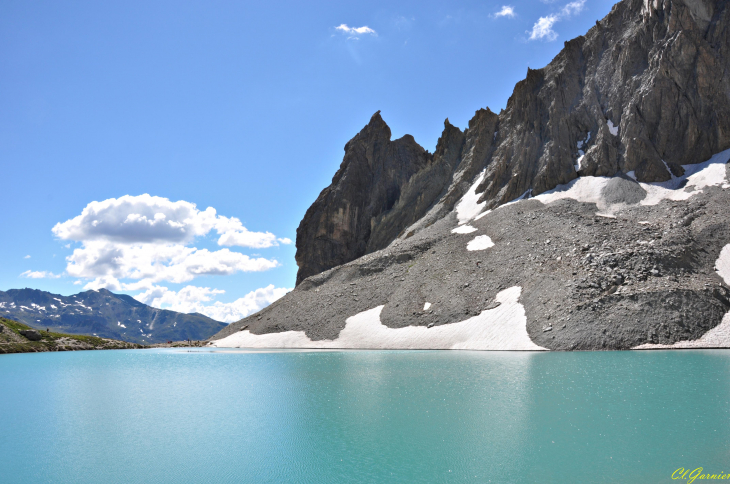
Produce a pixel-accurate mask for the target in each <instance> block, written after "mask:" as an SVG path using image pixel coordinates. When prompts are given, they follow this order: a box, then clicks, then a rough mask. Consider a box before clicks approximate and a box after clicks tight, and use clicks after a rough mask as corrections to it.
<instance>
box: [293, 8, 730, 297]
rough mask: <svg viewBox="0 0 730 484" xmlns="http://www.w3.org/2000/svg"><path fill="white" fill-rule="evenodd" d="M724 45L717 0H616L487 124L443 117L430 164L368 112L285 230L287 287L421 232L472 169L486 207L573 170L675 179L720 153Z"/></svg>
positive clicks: (725, 107) (447, 206) (728, 61)
mask: <svg viewBox="0 0 730 484" xmlns="http://www.w3.org/2000/svg"><path fill="white" fill-rule="evenodd" d="M729 49H730V19H728V12H727V8H726V3H725V2H713V1H711V0H657V1H655V2H646V1H644V0H624V1H622V2H620V3H618V4H616V5H615V6H614V8H613V10H612V11H611V13H610V14H609V15H608V16H607V17H606V18H604V19H603V20H601V21H599V22H596V26H595V27H593V28H591V29H590V31H589V32H588V33H587V34H586V35H585V36H581V37H578V38H576V39H573V40H571V41H570V42H566V43H565V48H564V49H563V50H562V51H561V52H560V54H558V56H557V57H556V58H555V59H554V60H553V61H552V62H550V64H548V65H547V66H546V67H545V68H543V69H534V70H533V69H528V72H527V77H526V79H525V80H523V81H521V82H519V83H518V84H517V85H516V86H515V89H514V93H513V94H512V96H511V97H510V99H509V101H508V103H507V107H506V109H505V110H503V111H502V112H501V113H500V114H499V115H495V114H494V113H492V112H491V111H489V110H488V109H487V110H480V111H478V112H477V113H476V115H475V116H474V118H473V119H472V120H471V121H470V122H469V127H468V128H467V129H466V131H465V132H464V133H462V132H461V131H460V130H459V129H458V128H456V127H454V126H452V125H451V124H449V123H448V120H447V121H446V123H445V128H444V132H443V135H442V136H441V138H440V139H439V143H438V145H437V149H436V153H434V154H433V155H430V154H429V153H427V152H426V151H424V150H423V149H422V148H421V147H420V146H419V145H418V144H417V143H416V142H415V141H414V140H413V138H412V137H410V136H404V137H403V138H401V139H399V140H395V141H390V130H389V129H388V127H387V125H386V124H385V123H384V122H383V120H382V118H381V116H380V114H379V113H376V114H375V115H374V116H373V118H372V119H371V120H370V123H369V124H368V125H367V126H366V127H365V128H364V129H363V130H362V131H361V132H360V133H359V134H358V135H357V136H355V137H354V138H353V139H352V140H351V141H350V142H349V143H348V144H347V145H346V146H345V158H344V160H343V162H342V165H341V167H340V169H339V171H338V172H337V174H336V175H335V177H334V178H333V180H332V184H331V185H330V186H329V187H327V188H325V189H324V190H323V191H322V193H321V194H320V196H319V198H317V200H316V201H315V202H314V204H312V206H311V207H310V209H309V210H308V211H307V213H306V215H305V217H304V219H303V220H302V222H301V224H300V225H299V228H298V229H297V242H296V243H297V255H296V261H297V264H298V265H299V272H298V274H297V284H299V283H301V282H302V281H303V280H304V279H306V278H307V277H309V276H311V275H314V274H317V273H319V272H322V271H324V270H327V269H329V268H332V267H335V266H337V265H340V264H343V263H345V262H349V261H352V260H354V259H356V258H358V257H360V256H362V255H364V254H368V253H371V252H374V251H376V250H379V249H382V248H384V247H386V246H387V245H388V244H389V243H390V242H392V241H393V240H395V238H396V237H398V236H399V235H401V234H402V233H403V231H404V230H405V229H406V228H407V227H411V226H412V225H413V224H414V223H416V222H417V221H419V220H420V221H421V222H422V223H421V224H418V225H416V226H413V227H411V229H410V231H413V230H418V229H420V228H422V227H423V226H426V225H427V224H428V223H433V222H434V221H435V220H437V219H439V218H440V217H442V216H444V215H445V214H446V213H448V212H449V211H451V210H452V209H453V205H454V203H455V202H456V201H458V200H459V199H460V198H461V197H462V195H463V194H464V193H465V192H466V190H467V189H468V187H469V185H470V183H471V182H472V181H473V179H474V177H475V176H476V175H477V174H478V173H480V172H481V171H482V170H486V173H485V176H484V177H483V179H482V181H481V183H480V184H479V186H478V187H477V190H476V193H477V194H479V195H480V199H479V200H480V201H482V202H486V206H487V208H493V207H496V206H499V205H501V204H503V203H506V202H509V201H511V200H514V199H516V198H518V197H520V196H521V195H523V194H525V193H530V194H532V195H538V194H540V193H543V192H545V191H547V190H550V189H552V188H554V187H556V186H557V185H560V184H564V183H568V182H570V181H571V180H573V179H575V178H576V177H578V176H580V175H582V176H614V175H616V174H619V173H623V174H626V173H633V174H634V175H635V177H636V178H637V179H638V180H639V181H641V182H660V181H666V180H669V179H671V177H672V176H673V175H675V176H679V175H681V174H682V168H681V165H686V164H690V163H694V162H696V160H706V159H708V158H709V157H710V156H712V154H714V153H718V152H720V151H722V150H724V149H726V148H728V147H730V97H729V96H728V92H730V51H729ZM433 208H435V209H436V210H434V211H433V213H429V216H428V217H425V218H424V215H426V213H427V212H429V210H431V209H433Z"/></svg>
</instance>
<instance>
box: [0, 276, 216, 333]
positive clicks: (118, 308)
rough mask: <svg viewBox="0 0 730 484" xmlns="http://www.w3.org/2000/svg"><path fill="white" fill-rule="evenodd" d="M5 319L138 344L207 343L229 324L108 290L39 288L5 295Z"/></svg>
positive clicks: (0, 300)
mask: <svg viewBox="0 0 730 484" xmlns="http://www.w3.org/2000/svg"><path fill="white" fill-rule="evenodd" d="M0 316H3V317H6V318H8V319H14V320H16V321H20V322H22V323H24V324H27V325H28V326H31V327H33V328H36V329H46V328H49V329H51V330H52V331H55V332H59V333H70V334H83V335H94V336H99V337H102V338H110V339H115V340H122V341H129V342H132V343H138V344H152V343H165V342H167V341H181V340H187V339H191V340H205V339H206V338H209V337H210V336H211V335H212V334H215V333H216V332H218V331H220V330H221V329H222V328H224V327H225V326H226V323H222V322H219V321H215V320H213V319H211V318H209V317H207V316H204V315H202V314H197V313H194V314H183V313H177V312H175V311H169V310H166V309H157V308H153V307H150V306H147V305H146V304H143V303H141V302H139V301H137V300H136V299H134V298H133V297H131V296H127V295H124V294H114V293H112V292H110V291H108V290H106V289H99V290H98V291H85V292H81V293H79V294H76V295H73V296H61V295H59V294H52V293H50V292H46V291H40V290H38V289H11V290H9V291H6V292H3V291H0Z"/></svg>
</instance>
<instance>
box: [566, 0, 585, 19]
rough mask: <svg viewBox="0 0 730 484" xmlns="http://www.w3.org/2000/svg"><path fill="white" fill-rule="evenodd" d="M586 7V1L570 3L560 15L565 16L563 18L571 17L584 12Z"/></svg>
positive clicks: (576, 0)
mask: <svg viewBox="0 0 730 484" xmlns="http://www.w3.org/2000/svg"><path fill="white" fill-rule="evenodd" d="M585 5H586V0H575V2H570V3H569V4H567V5H566V6H564V7H563V9H562V10H561V11H560V13H561V14H562V15H563V17H570V16H572V15H576V14H579V13H580V12H581V11H583V7H585Z"/></svg>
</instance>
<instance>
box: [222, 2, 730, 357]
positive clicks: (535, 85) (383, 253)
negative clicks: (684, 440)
mask: <svg viewBox="0 0 730 484" xmlns="http://www.w3.org/2000/svg"><path fill="white" fill-rule="evenodd" d="M728 49H730V9H728V2H726V1H710V0H651V1H647V0H623V1H621V2H619V3H617V4H616V5H615V6H614V8H613V9H612V11H611V12H610V13H609V15H608V16H606V18H604V19H602V20H600V21H598V22H596V25H595V27H593V28H591V29H590V30H589V31H588V32H587V34H586V35H585V36H581V37H578V38H576V39H573V40H571V41H569V42H566V43H565V46H564V48H563V50H562V51H561V52H560V53H559V54H558V55H557V56H556V57H555V59H553V61H552V62H550V64H548V65H547V66H546V67H545V68H542V69H535V70H533V69H528V72H527V77H526V79H525V80H523V81H521V82H519V83H518V84H517V85H516V86H515V89H514V92H513V94H512V96H511V97H510V98H509V100H508V102H507V106H506V108H505V109H504V110H502V111H501V112H500V113H499V114H495V113H493V112H491V111H490V110H489V109H480V110H479V111H477V112H476V114H475V116H474V118H473V119H472V120H471V121H469V126H468V128H467V129H466V130H464V131H463V132H462V131H461V130H460V129H459V128H456V127H454V126H452V125H451V124H450V123H449V122H448V120H447V121H446V122H445V129H444V132H443V134H442V136H441V138H440V139H439V141H438V144H437V148H436V151H435V153H433V154H430V153H428V152H427V151H425V150H423V149H422V148H421V147H420V146H418V144H417V143H416V142H415V140H413V138H412V137H410V136H405V137H403V138H401V139H398V140H395V141H391V140H390V130H389V129H388V127H387V125H386V124H385V122H384V121H383V119H382V117H381V116H380V113H376V114H375V115H374V116H373V118H372V119H371V120H370V122H369V123H368V125H367V126H366V127H365V128H364V129H363V130H362V131H361V132H360V133H359V134H358V135H357V136H355V138H353V139H352V140H351V141H350V142H349V143H348V144H347V145H346V146H345V157H344V159H343V162H342V165H341V166H340V169H339V170H338V172H337V174H336V175H335V177H334V178H333V180H332V184H331V185H330V186H329V187H327V188H326V189H325V190H324V191H323V192H322V193H321V194H320V196H319V197H318V198H317V200H316V201H315V202H314V204H313V205H312V206H311V207H310V209H309V210H308V211H307V213H306V215H305V217H304V219H303V220H302V222H301V224H300V226H299V228H298V229H297V255H296V260H297V264H298V265H299V273H298V275H297V288H296V289H295V290H294V291H292V292H291V293H289V294H288V295H287V296H285V297H284V298H282V299H281V300H279V301H277V302H276V303H274V304H273V305H272V306H270V307H268V308H266V309H264V310H263V311H261V312H260V313H258V314H256V315H254V316H252V317H249V318H246V319H244V320H242V321H240V322H238V323H234V324H233V325H231V326H229V327H227V328H225V329H224V330H223V331H222V332H221V333H219V334H218V335H216V336H215V339H216V341H217V343H216V344H221V345H233V346H240V345H247V346H257V345H259V346H267V345H268V346H271V345H275V346H315V347H437V348H466V347H468V348H476V349H537V348H541V349H604V348H605V349H611V348H622V349H623V348H634V347H638V346H642V345H674V344H679V345H685V346H686V345H692V344H699V345H704V346H708V345H710V346H711V345H720V346H723V345H724V346H728V345H730V317H728V316H726V315H727V314H728V310H730V300H729V299H728V295H729V294H730V291H729V290H728V284H729V283H730V245H728V243H729V242H730V233H728V227H729V226H730V225H729V224H728V222H730V215H729V214H730V212H729V211H728V210H727V207H728V202H729V201H730V198H729V197H730V193H728V188H730V183H729V182H728V180H729V179H730V178H728V173H727V166H726V163H727V161H728V158H730V151H726V150H728V148H730V116H729V115H730V69H729V68H730V52H729V50H728ZM723 267H725V268H726V269H722V268H723ZM716 269H717V270H716ZM723 321H725V322H723ZM726 326H727V327H726ZM242 329H243V331H241V330H242ZM221 338H223V339H221ZM698 341H701V343H698ZM708 341H711V342H708ZM723 341H725V342H724V343H722V342H723ZM644 347H645V346H644Z"/></svg>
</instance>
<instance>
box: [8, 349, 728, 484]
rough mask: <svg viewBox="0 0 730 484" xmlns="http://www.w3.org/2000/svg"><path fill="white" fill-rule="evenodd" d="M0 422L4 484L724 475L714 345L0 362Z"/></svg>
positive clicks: (151, 354) (723, 396) (107, 354)
mask: <svg viewBox="0 0 730 484" xmlns="http://www.w3.org/2000/svg"><path fill="white" fill-rule="evenodd" d="M0 422H1V424H0V481H2V482H18V483H23V482H31V483H36V482H37V483H41V482H44V483H45V482H53V483H87V482H89V483H90V482H94V483H162V482H176V483H177V482H195V483H205V482H210V483H226V482H230V483H243V482H252V483H263V482H276V483H278V482H302V483H341V482H358V483H359V482H377V483H381V482H385V483H387V482H403V483H415V482H541V483H544V482H671V481H672V479H671V475H672V472H674V471H675V470H676V469H677V468H679V467H684V468H687V469H694V468H697V467H700V466H701V467H703V468H704V469H705V471H710V472H712V473H720V472H730V352H729V351H722V350H714V351H713V350H708V351H653V352H593V353H489V352H459V351H332V352H324V351H279V352H263V351H260V352H236V351H216V352H212V351H207V350H197V351H180V350H136V351H135V350H131V351H89V352H76V353H42V354H23V355H2V356H0ZM685 482H687V481H685Z"/></svg>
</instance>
